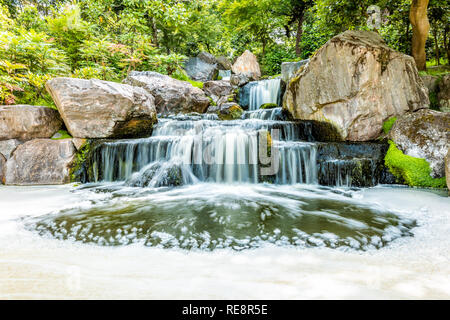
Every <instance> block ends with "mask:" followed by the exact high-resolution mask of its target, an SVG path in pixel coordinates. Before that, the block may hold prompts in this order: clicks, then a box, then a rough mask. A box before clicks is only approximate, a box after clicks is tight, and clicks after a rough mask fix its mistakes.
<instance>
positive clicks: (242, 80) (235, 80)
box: [230, 74, 250, 87]
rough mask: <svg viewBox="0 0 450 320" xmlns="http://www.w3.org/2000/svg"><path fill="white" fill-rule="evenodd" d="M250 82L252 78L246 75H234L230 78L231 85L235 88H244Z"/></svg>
mask: <svg viewBox="0 0 450 320" xmlns="http://www.w3.org/2000/svg"><path fill="white" fill-rule="evenodd" d="M249 81H250V78H249V77H248V76H247V75H245V74H232V75H231V77H230V83H231V85H233V86H235V87H242V86H244V85H246V84H247V83H248V82H249Z"/></svg>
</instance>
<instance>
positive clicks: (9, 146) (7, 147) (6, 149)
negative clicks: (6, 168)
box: [0, 139, 23, 159]
mask: <svg viewBox="0 0 450 320" xmlns="http://www.w3.org/2000/svg"><path fill="white" fill-rule="evenodd" d="M22 143H23V141H21V140H17V139H9V140H2V141H0V153H1V154H3V155H4V156H5V158H6V159H9V158H10V157H11V154H12V153H13V151H14V150H15V149H16V148H17V146H18V145H21V144H22Z"/></svg>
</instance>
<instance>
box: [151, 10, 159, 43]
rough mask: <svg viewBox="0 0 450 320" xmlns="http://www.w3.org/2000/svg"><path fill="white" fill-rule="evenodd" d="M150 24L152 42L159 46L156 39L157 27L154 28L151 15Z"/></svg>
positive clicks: (153, 20) (154, 24)
mask: <svg viewBox="0 0 450 320" xmlns="http://www.w3.org/2000/svg"><path fill="white" fill-rule="evenodd" d="M150 26H151V28H152V39H153V44H154V45H155V46H156V47H157V48H159V41H158V29H157V28H156V23H155V19H153V17H150Z"/></svg>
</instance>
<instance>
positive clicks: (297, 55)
mask: <svg viewBox="0 0 450 320" xmlns="http://www.w3.org/2000/svg"><path fill="white" fill-rule="evenodd" d="M411 1H412V2H417V0H391V1H387V0H379V1H370V0H352V1H349V0H316V1H313V0H192V1H185V0H78V1H76V2H75V1H64V0H29V1H22V0H0V104H13V103H32V104H44V105H51V104H52V102H51V99H50V98H49V96H48V95H47V94H46V92H45V89H44V84H45V82H46V81H47V80H48V79H50V78H52V77H55V76H73V77H80V78H99V79H105V80H111V81H121V80H122V79H123V78H124V77H125V76H126V74H127V73H128V72H129V71H131V70H154V71H158V72H161V73H165V74H169V75H171V76H173V77H175V78H178V79H182V80H187V76H186V74H185V72H184V71H183V70H182V68H181V66H182V64H183V61H184V60H185V59H186V57H188V56H194V55H197V54H198V53H199V52H201V51H207V52H210V53H212V54H215V55H223V56H226V57H228V58H230V59H231V60H233V59H234V58H236V57H237V56H238V55H240V54H241V53H242V52H243V51H244V50H246V49H249V50H251V51H252V52H254V53H255V54H256V55H257V56H258V57H259V59H260V62H261V65H262V71H263V73H264V74H265V75H274V74H278V73H279V72H280V64H281V62H283V61H292V60H298V59H305V58H308V57H309V56H310V55H311V54H313V53H314V52H315V51H316V50H317V49H318V48H319V47H320V46H322V45H323V44H324V43H325V42H326V41H327V40H328V39H330V38H331V37H332V36H334V35H336V34H338V33H340V32H342V31H344V30H347V29H368V30H370V29H372V30H373V29H374V30H376V31H377V32H379V33H380V34H381V35H382V37H383V38H384V39H385V40H386V41H387V43H388V44H389V45H390V46H391V47H393V48H394V49H397V50H399V51H401V52H404V53H407V54H411V50H412V49H411V38H412V28H411V24H410V17H409V12H410V7H411ZM373 5H376V6H377V7H373ZM449 11H450V10H449V4H448V2H447V1H446V0H430V1H429V5H428V19H429V21H430V26H431V29H430V32H429V34H428V39H427V42H426V52H427V58H428V60H429V63H434V64H446V63H448V60H449V55H450V50H449V39H448V37H449V33H450V14H449ZM368 21H369V23H368ZM431 60H433V61H431Z"/></svg>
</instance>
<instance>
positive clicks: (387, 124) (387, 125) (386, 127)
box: [383, 117, 397, 134]
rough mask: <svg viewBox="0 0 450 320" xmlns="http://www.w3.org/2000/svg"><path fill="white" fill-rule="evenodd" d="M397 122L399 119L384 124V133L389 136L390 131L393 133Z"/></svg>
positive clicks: (394, 118)
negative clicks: (393, 127)
mask: <svg viewBox="0 0 450 320" xmlns="http://www.w3.org/2000/svg"><path fill="white" fill-rule="evenodd" d="M395 121H397V117H392V118H389V119H387V120H386V121H385V122H384V123H383V132H384V133H385V134H388V133H389V131H391V129H392V126H393V125H394V123H395Z"/></svg>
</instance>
